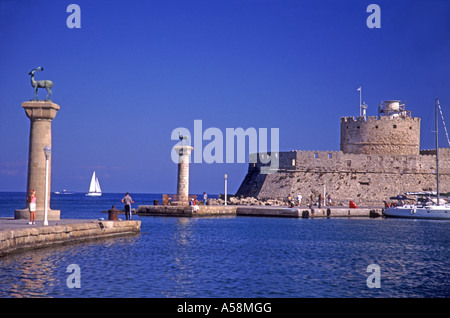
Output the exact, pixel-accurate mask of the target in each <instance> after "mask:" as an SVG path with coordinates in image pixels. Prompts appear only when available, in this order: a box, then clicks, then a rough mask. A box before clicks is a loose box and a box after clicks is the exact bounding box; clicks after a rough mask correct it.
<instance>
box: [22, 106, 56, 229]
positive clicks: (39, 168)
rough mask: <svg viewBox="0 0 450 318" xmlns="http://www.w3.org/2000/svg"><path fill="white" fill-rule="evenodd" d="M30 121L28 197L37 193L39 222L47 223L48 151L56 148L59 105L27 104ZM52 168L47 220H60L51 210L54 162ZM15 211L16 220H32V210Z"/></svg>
mask: <svg viewBox="0 0 450 318" xmlns="http://www.w3.org/2000/svg"><path fill="white" fill-rule="evenodd" d="M22 107H23V108H24V109H25V113H26V115H27V117H28V118H29V119H30V140H29V149H28V181H27V195H29V193H30V190H31V189H34V190H35V191H36V197H37V200H36V221H42V220H44V203H45V202H44V201H45V161H46V158H45V154H44V147H45V146H49V147H50V148H51V146H52V120H53V118H55V116H56V112H57V111H58V110H59V105H57V104H55V103H53V102H51V101H30V102H23V103H22ZM51 158H52V156H51V155H50V158H49V165H48V179H49V182H48V190H47V200H48V201H47V207H48V210H47V219H48V220H59V219H60V211H59V210H51V209H50V189H51V187H50V184H51V182H50V181H51V166H52V165H51V160H52V159H51ZM28 206H29V204H28V203H27V208H26V209H22V210H15V212H14V218H15V219H29V217H30V212H29V208H28Z"/></svg>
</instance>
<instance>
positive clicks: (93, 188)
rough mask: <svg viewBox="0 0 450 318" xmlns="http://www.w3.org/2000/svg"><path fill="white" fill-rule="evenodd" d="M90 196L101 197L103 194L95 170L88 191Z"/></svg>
mask: <svg viewBox="0 0 450 318" xmlns="http://www.w3.org/2000/svg"><path fill="white" fill-rule="evenodd" d="M86 195H87V196H89V197H99V196H101V195H102V189H101V188H100V183H98V178H97V176H96V175H95V171H94V173H93V174H92V178H91V184H90V185H89V192H88V193H86Z"/></svg>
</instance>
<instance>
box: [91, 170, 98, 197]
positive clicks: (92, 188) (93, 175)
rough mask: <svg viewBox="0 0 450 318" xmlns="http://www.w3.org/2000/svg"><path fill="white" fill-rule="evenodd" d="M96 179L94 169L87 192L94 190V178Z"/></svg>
mask: <svg viewBox="0 0 450 318" xmlns="http://www.w3.org/2000/svg"><path fill="white" fill-rule="evenodd" d="M96 179H97V177H96V176H95V171H94V173H93V174H92V178H91V184H90V185H89V192H96V191H95V180H96Z"/></svg>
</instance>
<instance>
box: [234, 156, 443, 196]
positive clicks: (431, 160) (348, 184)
mask: <svg viewBox="0 0 450 318" xmlns="http://www.w3.org/2000/svg"><path fill="white" fill-rule="evenodd" d="M423 153H426V155H377V154H370V155H366V154H345V153H343V152H341V151H290V152H281V153H279V158H280V169H279V170H278V172H277V173H273V174H267V175H265V174H260V167H261V165H263V164H262V163H260V162H258V163H255V164H250V165H249V171H248V173H247V176H246V177H245V179H244V181H243V183H242V184H241V187H240V188H239V190H238V192H237V193H236V194H237V195H243V196H254V197H257V198H259V199H280V198H281V199H282V198H286V197H287V196H288V195H289V193H291V194H294V195H296V194H297V193H301V194H302V196H303V197H304V198H306V197H308V198H309V197H311V195H312V196H313V197H317V196H318V194H319V193H322V194H323V191H324V187H325V191H326V192H327V193H330V194H331V195H332V197H333V199H335V201H337V202H338V203H341V204H344V205H347V204H348V201H350V200H352V201H354V202H355V203H356V204H359V205H361V204H364V205H368V204H369V205H370V204H375V205H380V204H382V202H383V200H387V199H389V197H391V196H395V195H397V194H398V193H404V192H411V191H428V190H435V188H436V175H435V167H436V156H435V155H434V153H433V151H431V150H428V151H424V152H423ZM439 159H440V161H439V172H440V190H441V192H449V191H450V149H449V148H441V149H439ZM292 160H294V162H292ZM293 163H294V164H295V167H294V166H293Z"/></svg>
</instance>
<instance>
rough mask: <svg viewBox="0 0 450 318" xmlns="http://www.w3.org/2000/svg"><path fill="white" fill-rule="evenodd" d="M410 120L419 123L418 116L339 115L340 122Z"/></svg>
mask: <svg viewBox="0 0 450 318" xmlns="http://www.w3.org/2000/svg"><path fill="white" fill-rule="evenodd" d="M400 120H403V121H411V122H418V123H420V118H419V117H411V116H404V117H402V116H367V117H363V116H348V117H341V124H342V123H349V124H351V123H364V122H371V121H376V122H384V121H388V122H391V121H400Z"/></svg>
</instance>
